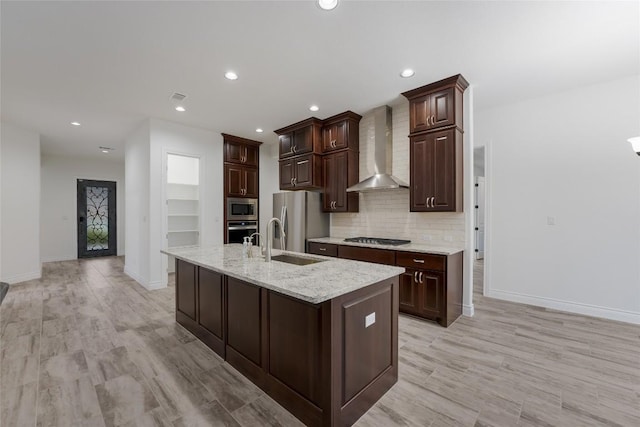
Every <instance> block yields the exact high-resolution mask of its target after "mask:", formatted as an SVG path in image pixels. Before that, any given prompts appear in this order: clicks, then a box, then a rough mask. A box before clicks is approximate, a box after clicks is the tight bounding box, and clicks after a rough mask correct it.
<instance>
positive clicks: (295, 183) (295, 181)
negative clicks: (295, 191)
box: [293, 177, 298, 185]
mask: <svg viewBox="0 0 640 427" xmlns="http://www.w3.org/2000/svg"><path fill="white" fill-rule="evenodd" d="M293 185H298V177H295V178H293Z"/></svg>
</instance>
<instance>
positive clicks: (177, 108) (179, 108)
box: [176, 105, 187, 113]
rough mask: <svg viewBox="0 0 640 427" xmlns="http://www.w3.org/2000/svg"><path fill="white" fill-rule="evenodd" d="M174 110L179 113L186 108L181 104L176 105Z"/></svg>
mask: <svg viewBox="0 0 640 427" xmlns="http://www.w3.org/2000/svg"><path fill="white" fill-rule="evenodd" d="M176 111H180V112H181V113H184V112H185V111H187V109H186V108H184V107H183V106H182V105H177V106H176Z"/></svg>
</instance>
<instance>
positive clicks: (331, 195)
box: [322, 150, 359, 212]
mask: <svg viewBox="0 0 640 427" xmlns="http://www.w3.org/2000/svg"><path fill="white" fill-rule="evenodd" d="M322 176H323V179H324V185H323V192H324V197H323V198H322V210H323V211H325V212H358V203H359V197H358V193H347V188H348V187H350V186H352V185H354V184H355V183H357V182H358V153H357V152H356V151H353V150H342V151H337V152H335V153H331V154H325V155H324V156H322Z"/></svg>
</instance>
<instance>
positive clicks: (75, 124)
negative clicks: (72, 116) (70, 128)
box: [71, 122, 80, 126]
mask: <svg viewBox="0 0 640 427" xmlns="http://www.w3.org/2000/svg"><path fill="white" fill-rule="evenodd" d="M71 124H72V125H74V126H80V123H78V122H71Z"/></svg>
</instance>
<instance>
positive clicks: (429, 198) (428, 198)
mask: <svg viewBox="0 0 640 427" xmlns="http://www.w3.org/2000/svg"><path fill="white" fill-rule="evenodd" d="M429 200H431V197H427V200H426V201H427V207H430V206H429Z"/></svg>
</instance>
